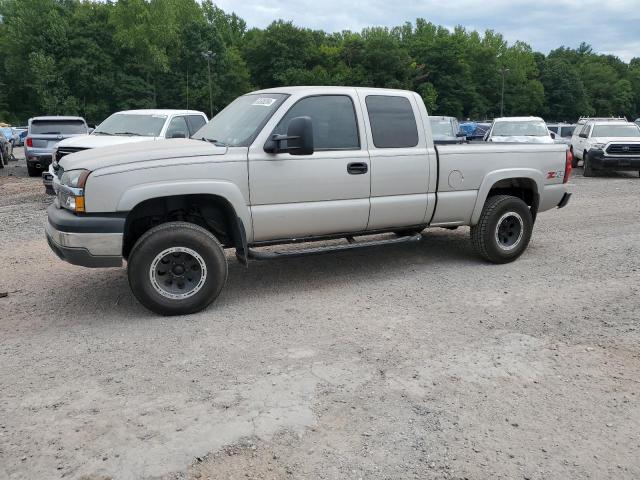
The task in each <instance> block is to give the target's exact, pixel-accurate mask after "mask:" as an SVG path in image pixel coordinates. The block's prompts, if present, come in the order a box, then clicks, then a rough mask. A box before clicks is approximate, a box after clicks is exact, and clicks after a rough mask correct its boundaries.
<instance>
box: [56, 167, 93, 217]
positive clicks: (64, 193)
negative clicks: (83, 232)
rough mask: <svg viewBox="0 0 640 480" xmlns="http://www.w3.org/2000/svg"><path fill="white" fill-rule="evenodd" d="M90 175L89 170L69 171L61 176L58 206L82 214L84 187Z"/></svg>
mask: <svg viewBox="0 0 640 480" xmlns="http://www.w3.org/2000/svg"><path fill="white" fill-rule="evenodd" d="M90 173H91V172H90V171H89V170H69V171H68V172H64V173H63V174H62V178H61V179H60V187H61V188H60V190H59V192H58V200H59V201H60V206H62V207H64V208H66V209H68V210H71V211H73V212H84V185H85V183H87V178H88V177H89V174H90Z"/></svg>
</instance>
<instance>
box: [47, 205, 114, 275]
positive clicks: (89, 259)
mask: <svg viewBox="0 0 640 480" xmlns="http://www.w3.org/2000/svg"><path fill="white" fill-rule="evenodd" d="M47 216H48V220H47V224H46V226H45V234H46V237H47V242H48V243H49V246H50V247H51V250H53V252H54V253H55V254H56V255H58V257H60V258H61V259H62V260H65V261H67V262H69V263H71V264H73V265H80V266H82V267H93V268H104V267H120V266H122V239H123V236H124V223H125V218H124V216H104V217H99V216H94V215H82V216H80V215H74V214H73V213H71V212H69V211H67V210H64V209H62V208H58V207H57V206H56V205H50V206H49V208H47Z"/></svg>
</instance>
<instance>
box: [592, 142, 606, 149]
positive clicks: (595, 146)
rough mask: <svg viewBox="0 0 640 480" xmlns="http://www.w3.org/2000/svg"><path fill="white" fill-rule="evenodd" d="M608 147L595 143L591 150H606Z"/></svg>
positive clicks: (604, 144)
mask: <svg viewBox="0 0 640 480" xmlns="http://www.w3.org/2000/svg"><path fill="white" fill-rule="evenodd" d="M606 146H607V144H606V143H594V144H593V145H591V148H595V149H596V150H604V147H606Z"/></svg>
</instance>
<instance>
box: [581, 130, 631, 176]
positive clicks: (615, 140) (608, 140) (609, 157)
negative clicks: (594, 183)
mask: <svg viewBox="0 0 640 480" xmlns="http://www.w3.org/2000/svg"><path fill="white" fill-rule="evenodd" d="M571 150H572V152H573V155H574V158H575V159H576V160H575V163H577V160H582V162H583V168H584V176H585V177H591V176H593V175H595V174H596V173H597V172H598V171H602V170H636V171H638V172H640V126H638V125H637V124H636V123H633V122H627V121H625V120H620V119H617V118H616V119H590V120H588V121H586V122H585V123H584V125H583V126H582V128H581V129H580V130H578V129H577V128H576V131H575V132H574V135H573V137H572V138H571Z"/></svg>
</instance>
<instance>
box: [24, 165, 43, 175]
mask: <svg viewBox="0 0 640 480" xmlns="http://www.w3.org/2000/svg"><path fill="white" fill-rule="evenodd" d="M27 173H28V174H29V176H30V177H37V176H38V175H42V173H41V172H40V170H39V169H38V167H36V166H35V165H31V164H30V163H27Z"/></svg>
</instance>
